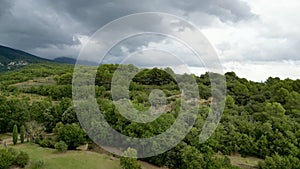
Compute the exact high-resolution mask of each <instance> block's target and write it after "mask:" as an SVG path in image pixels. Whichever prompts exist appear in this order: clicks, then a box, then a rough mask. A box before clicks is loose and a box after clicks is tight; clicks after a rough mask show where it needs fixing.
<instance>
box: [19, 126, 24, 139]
mask: <svg viewBox="0 0 300 169" xmlns="http://www.w3.org/2000/svg"><path fill="white" fill-rule="evenodd" d="M24 139H25V127H24V126H23V125H22V126H21V128H20V140H21V143H24Z"/></svg>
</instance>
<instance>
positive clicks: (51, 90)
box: [0, 65, 300, 169]
mask: <svg viewBox="0 0 300 169" xmlns="http://www.w3.org/2000/svg"><path fill="white" fill-rule="evenodd" d="M117 69H122V70H123V72H126V71H131V72H137V71H139V69H138V68H137V67H135V66H133V65H122V66H120V65H101V66H99V68H98V72H97V76H96V79H95V84H96V85H97V86H96V88H95V90H96V91H95V93H96V97H97V101H98V104H99V108H100V109H101V110H102V112H103V114H104V116H105V119H106V120H107V121H108V122H109V124H110V125H111V126H112V127H113V128H114V129H116V130H117V131H119V132H120V133H122V134H124V135H128V136H132V137H139V138H147V137H152V136H154V135H157V134H160V133H162V132H164V131H165V130H167V129H168V128H169V127H170V126H171V125H172V124H173V123H174V121H175V119H176V118H177V117H178V114H179V112H180V106H181V104H182V103H181V98H180V93H181V91H180V90H179V87H178V85H179V84H178V82H177V81H176V79H177V80H178V79H182V81H185V80H184V79H188V78H189V77H193V78H195V79H196V82H197V85H198V88H199V95H200V97H201V99H205V100H202V101H201V105H200V107H199V110H198V111H199V114H198V115H197V119H196V122H195V124H194V126H193V127H192V129H191V132H190V133H189V134H188V135H187V136H186V137H185V138H184V140H183V141H182V142H181V143H180V144H178V145H177V146H176V147H175V148H173V149H171V150H169V151H168V152H166V153H163V154H160V155H158V156H155V157H151V158H146V159H143V160H145V161H148V162H151V163H153V164H155V165H158V166H166V167H168V168H171V169H173V168H174V169H175V168H211V169H213V168H236V167H234V166H232V165H231V164H230V160H229V158H227V157H225V158H217V157H215V154H216V153H218V152H221V153H222V154H224V155H231V154H236V153H239V154H241V155H242V156H256V157H260V158H263V159H266V160H265V162H264V163H261V164H260V165H259V167H260V168H272V167H274V166H276V165H278V166H282V167H280V168H297V167H298V168H299V160H298V159H299V158H300V104H299V103H300V80H291V79H285V80H280V79H279V78H269V79H267V80H266V81H265V82H260V83H259V82H252V81H248V80H247V79H244V78H239V77H237V76H236V74H235V73H233V72H229V73H226V74H225V77H226V82H227V96H226V106H225V110H224V113H223V116H222V119H221V122H220V124H219V125H218V127H217V129H216V131H215V133H214V134H213V135H212V136H211V137H210V138H209V139H208V140H207V141H206V142H205V143H203V144H200V143H199V137H198V136H199V135H200V133H201V131H202V127H203V125H204V122H205V120H206V117H207V115H208V113H209V112H210V111H211V108H210V103H211V100H212V98H211V97H212V96H211V82H210V78H209V77H210V76H209V75H210V74H209V73H206V74H204V75H201V76H199V77H198V76H195V75H186V74H185V75H175V74H174V72H173V71H172V70H170V69H158V68H155V69H143V70H142V71H141V72H140V73H138V74H137V75H136V76H135V77H134V79H133V80H132V82H131V83H130V85H129V90H130V92H129V94H130V99H131V101H132V103H133V105H134V107H135V108H136V109H137V110H139V111H141V112H142V111H145V110H148V109H149V107H150V106H151V104H150V102H149V94H150V93H151V91H152V90H153V89H160V90H162V91H163V92H164V93H165V95H166V98H167V109H166V112H165V113H164V114H162V115H161V116H160V117H159V118H157V119H156V120H154V121H153V122H151V123H149V124H140V123H136V122H131V121H129V120H127V119H126V118H125V117H123V116H122V115H121V114H120V113H119V111H122V110H117V109H116V106H115V105H114V104H113V101H112V94H111V91H110V90H111V81H112V79H113V76H114V72H115V71H116V70H117ZM62 70H63V71H64V72H63V71H62ZM51 71H53V73H52V74H51V73H50V75H54V76H56V77H55V79H56V81H57V85H51V86H36V87H31V88H27V89H13V90H11V91H8V89H9V85H7V84H12V83H14V81H13V80H11V81H6V80H7V79H6V80H5V77H6V76H8V75H5V76H0V79H1V77H2V78H3V82H5V83H2V88H1V92H13V91H14V90H18V92H25V93H35V94H39V95H43V96H47V97H48V99H46V100H43V101H38V102H37V101H36V102H33V103H30V102H29V101H28V100H26V99H7V98H6V97H4V96H1V97H0V132H1V133H2V132H11V131H12V128H13V125H15V124H17V126H22V125H25V126H26V123H28V122H32V121H36V122H37V123H38V124H41V125H42V126H44V127H45V131H47V132H52V131H55V132H56V136H57V137H58V138H60V137H59V132H58V131H57V130H58V129H59V128H60V126H61V127H62V126H64V127H66V128H68V127H70V128H71V127H72V125H77V126H79V125H78V120H77V117H76V113H75V110H74V106H73V104H72V101H71V97H72V88H71V84H72V70H71V69H64V68H62V69H59V68H57V69H56V70H51ZM166 72H168V73H166ZM11 75H15V74H14V73H13V72H12V74H11ZM47 75H48V74H47ZM33 76H35V75H33ZM33 76H32V78H33ZM37 76H38V77H40V75H38V74H37ZM16 77H19V75H16ZM23 80H24V79H19V80H16V81H23ZM117 80H119V81H121V80H123V79H122V77H120V78H118V79H117ZM117 89H118V88H117ZM190 95H193V93H191V94H190ZM122 98H123V96H120V98H118V99H120V100H121V99H122ZM186 123H187V124H188V123H189V122H186ZM70 125H71V126H70ZM90 125H91V126H90V127H89V129H90V130H96V129H97V128H99V125H100V126H101V124H98V123H97V122H95V121H93V123H91V124H90ZM73 128H75V129H74V130H77V129H76V127H74V126H73ZM179 130H180V129H179ZM60 131H61V132H62V131H63V130H60ZM96 137H99V138H103V137H105V138H106V139H105V140H107V143H106V144H107V145H109V142H110V139H112V140H113V139H116V138H114V137H113V136H112V134H111V133H101V135H99V136H96ZM72 139H73V137H72V136H70V137H68V138H62V137H61V138H60V139H58V140H56V141H64V142H65V143H66V142H68V140H69V141H70V140H72ZM163 141H166V142H168V141H170V142H171V141H172V140H163ZM79 142H82V141H81V140H79ZM68 144H72V143H70V142H68ZM42 145H45V146H48V145H49V146H51V147H54V144H53V142H51V140H50V141H49V140H48V141H44V143H43V144H42ZM68 146H70V145H68ZM72 148H74V146H72ZM138 151H141V150H138ZM144 151H147V150H144ZM148 151H150V150H148ZM137 153H143V152H137Z"/></svg>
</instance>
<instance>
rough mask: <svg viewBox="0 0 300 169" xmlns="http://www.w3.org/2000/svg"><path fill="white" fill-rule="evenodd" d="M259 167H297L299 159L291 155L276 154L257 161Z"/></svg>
mask: <svg viewBox="0 0 300 169" xmlns="http://www.w3.org/2000/svg"><path fill="white" fill-rule="evenodd" d="M258 168H259V169H299V168H300V160H299V158H296V157H293V156H279V155H278V154H275V155H273V156H272V157H267V158H266V159H265V161H264V162H261V163H259V166H258Z"/></svg>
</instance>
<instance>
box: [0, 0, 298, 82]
mask: <svg viewBox="0 0 300 169" xmlns="http://www.w3.org/2000/svg"><path fill="white" fill-rule="evenodd" d="M299 9H300V1H298V0H274V1H269V0H181V1H171V0H164V1H161V0H152V1H143V2H142V1H140V0H122V1H103V0H90V1H88V2H87V1H83V0H64V1H53V0H28V1H23V0H1V1H0V44H1V45H5V46H9V47H12V48H16V49H21V50H24V51H27V52H29V53H32V54H35V55H37V56H41V57H44V58H49V59H53V58H56V57H61V56H68V57H74V58H77V56H78V55H79V53H80V50H81V49H82V48H83V47H84V46H85V45H86V44H87V43H88V42H89V38H90V37H91V36H92V35H93V34H94V33H95V32H96V31H97V30H99V29H100V28H102V27H103V26H104V25H106V24H108V23H110V22H112V21H114V20H116V19H118V18H120V17H123V16H126V15H130V14H134V13H141V12H163V13H168V14H172V15H175V16H178V17H180V18H183V19H185V20H187V21H188V22H190V23H192V24H194V25H195V26H196V27H197V28H198V29H199V30H200V31H201V32H202V33H203V35H204V36H205V37H206V38H207V39H208V41H209V42H210V43H211V45H212V46H213V48H214V49H215V51H216V53H217V54H218V56H219V59H220V62H221V64H222V66H223V70H224V72H228V71H234V72H236V74H237V75H238V76H240V77H245V78H247V79H249V80H253V81H265V80H266V79H267V78H268V77H270V76H272V77H280V78H282V79H284V78H291V79H299V78H300V57H299V54H300V19H299V16H300V10H299ZM141 20H143V21H144V22H145V24H141V25H138V26H136V27H132V28H128V27H126V28H127V29H132V30H136V31H138V30H139V29H140V30H143V29H146V28H145V27H149V26H150V27H154V28H157V29H158V28H159V29H164V28H163V25H162V23H161V22H160V20H159V19H158V18H156V19H152V20H151V19H145V18H141ZM116 30H118V31H122V27H119V28H118V29H117V28H116ZM112 36H114V35H113V34H109V36H107V38H106V39H105V40H106V41H108V40H110V38H112V39H113V37H112ZM159 48H160V49H163V50H164V51H171V52H172V53H173V54H174V55H177V56H178V57H179V60H181V61H183V62H184V63H185V64H186V65H187V66H188V67H189V68H190V72H192V73H195V74H201V73H203V72H204V71H205V69H204V67H203V64H201V63H200V62H199V63H198V62H197V61H195V60H194V57H193V56H192V54H191V52H190V51H189V50H187V49H186V48H185V47H184V46H182V44H180V43H179V42H178V41H176V40H174V39H170V38H168V37H161V36H157V35H144V36H136V37H132V38H128V39H125V40H124V41H122V42H120V43H119V44H117V45H116V46H115V47H113V48H112V50H111V51H110V52H109V54H108V56H107V57H106V60H105V62H107V63H115V62H119V59H120V58H121V57H122V56H123V57H124V56H132V57H134V59H132V58H131V59H129V60H130V61H131V62H133V63H134V64H137V65H139V66H144V67H147V66H148V67H149V66H153V65H157V64H158V65H159V64H162V63H165V62H166V63H167V62H170V61H172V60H176V59H171V58H170V57H171V56H172V55H168V54H167V53H168V52H167V53H166V52H160V53H158V52H152V53H151V52H148V50H149V49H159ZM138 51H147V52H144V53H143V52H142V53H139V52H138ZM92 55H93V54H91V58H86V59H87V60H92ZM140 55H143V56H140ZM153 55H155V56H153ZM141 58H142V59H141ZM145 60H147V61H145ZM158 60H159V62H158ZM174 63H175V62H174ZM180 66H182V65H178V71H179V72H180Z"/></svg>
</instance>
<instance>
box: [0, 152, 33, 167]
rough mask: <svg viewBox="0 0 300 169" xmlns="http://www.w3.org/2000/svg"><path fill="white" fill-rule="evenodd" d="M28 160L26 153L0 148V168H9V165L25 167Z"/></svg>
mask: <svg viewBox="0 0 300 169" xmlns="http://www.w3.org/2000/svg"><path fill="white" fill-rule="evenodd" d="M28 161H29V156H28V154H27V153H24V152H20V153H17V152H16V151H15V150H13V149H11V148H10V149H0V169H9V168H10V167H11V166H13V165H15V166H19V167H25V166H26V165H27V163H28Z"/></svg>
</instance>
